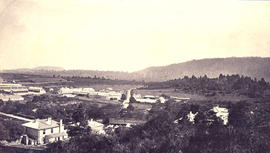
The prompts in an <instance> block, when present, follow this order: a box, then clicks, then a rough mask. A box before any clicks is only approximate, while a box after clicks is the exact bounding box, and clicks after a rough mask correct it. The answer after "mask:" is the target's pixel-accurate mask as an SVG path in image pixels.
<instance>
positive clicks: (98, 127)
mask: <svg viewBox="0 0 270 153" xmlns="http://www.w3.org/2000/svg"><path fill="white" fill-rule="evenodd" d="M88 126H90V127H91V129H92V131H93V132H95V133H97V134H106V133H105V131H104V124H102V123H99V122H97V121H94V120H93V119H91V120H89V121H88Z"/></svg>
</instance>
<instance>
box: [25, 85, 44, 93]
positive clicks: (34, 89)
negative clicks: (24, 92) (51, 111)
mask: <svg viewBox="0 0 270 153" xmlns="http://www.w3.org/2000/svg"><path fill="white" fill-rule="evenodd" d="M28 91H29V92H30V93H29V94H45V93H46V91H45V90H44V89H43V88H42V87H29V88H28Z"/></svg>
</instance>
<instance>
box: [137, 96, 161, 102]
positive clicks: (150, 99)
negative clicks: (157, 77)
mask: <svg viewBox="0 0 270 153" xmlns="http://www.w3.org/2000/svg"><path fill="white" fill-rule="evenodd" d="M136 101H137V102H141V103H156V102H157V98H156V97H155V96H152V95H145V96H144V97H143V98H137V99H136Z"/></svg>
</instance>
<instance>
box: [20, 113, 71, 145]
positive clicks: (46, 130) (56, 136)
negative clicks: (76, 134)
mask: <svg viewBox="0 0 270 153" xmlns="http://www.w3.org/2000/svg"><path fill="white" fill-rule="evenodd" d="M22 126H24V127H25V128H26V135H27V136H28V137H29V138H31V139H32V140H34V141H35V142H34V143H31V144H46V143H51V142H55V141H59V140H64V139H67V138H68V135H67V131H66V130H65V129H64V125H63V123H62V120H60V122H57V121H54V120H52V118H50V117H49V118H47V119H36V120H33V121H30V122H27V123H24V124H22ZM26 144H30V143H28V142H26Z"/></svg>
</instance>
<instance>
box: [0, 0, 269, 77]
mask: <svg viewBox="0 0 270 153" xmlns="http://www.w3.org/2000/svg"><path fill="white" fill-rule="evenodd" d="M269 27H270V1H259V0H258V1H256V0H247V1H245V0H203V1H201V0H185V1H184V0H0V70H1V69H14V68H34V67H38V66H59V67H63V68H65V69H89V70H113V71H129V72H132V71H137V70H140V69H144V68H146V67H149V66H161V65H169V64H173V63H179V62H185V61H189V60H193V59H202V58H214V57H245V56H260V57H269V56H270V28H269Z"/></svg>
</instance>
